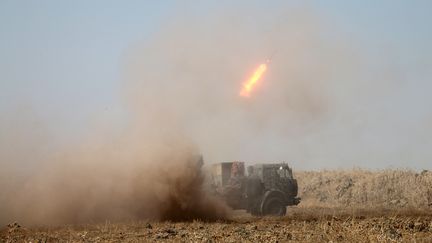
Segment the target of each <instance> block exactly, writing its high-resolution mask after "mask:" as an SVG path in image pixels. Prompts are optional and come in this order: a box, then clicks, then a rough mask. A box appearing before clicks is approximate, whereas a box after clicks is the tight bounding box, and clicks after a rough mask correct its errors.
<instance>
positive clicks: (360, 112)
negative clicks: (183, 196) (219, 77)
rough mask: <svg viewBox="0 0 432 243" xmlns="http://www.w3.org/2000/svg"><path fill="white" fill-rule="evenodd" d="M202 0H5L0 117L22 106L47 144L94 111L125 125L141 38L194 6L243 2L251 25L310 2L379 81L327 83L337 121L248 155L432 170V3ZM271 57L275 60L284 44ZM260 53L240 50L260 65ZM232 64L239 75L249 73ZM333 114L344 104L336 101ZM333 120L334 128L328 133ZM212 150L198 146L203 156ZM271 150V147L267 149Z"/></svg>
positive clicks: (87, 124)
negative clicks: (127, 89) (128, 67)
mask: <svg viewBox="0 0 432 243" xmlns="http://www.w3.org/2000/svg"><path fill="white" fill-rule="evenodd" d="M198 2H200V1H12V0H10V1H9V0H2V1H0V37H1V38H0V112H1V114H2V121H3V122H9V123H10V122H11V121H10V120H12V121H14V119H15V118H13V116H14V115H15V114H17V111H21V112H24V113H26V116H25V117H26V118H25V119H28V120H27V121H20V122H23V123H24V124H27V123H26V122H28V124H29V126H32V124H33V123H32V122H33V121H35V122H41V123H43V126H45V127H47V130H49V134H50V135H49V136H50V138H51V141H55V142H53V143H54V144H57V143H58V144H64V143H69V142H74V141H75V140H76V139H79V137H80V135H81V134H85V133H86V132H88V131H89V130H90V129H92V125H94V120H99V119H103V120H108V121H109V122H110V123H111V124H114V125H115V126H118V127H121V126H122V125H124V124H125V120H126V118H125V117H127V114H128V113H127V111H126V109H125V108H124V106H123V101H122V97H121V94H120V92H119V89H121V86H122V82H123V79H124V66H125V63H126V62H127V53H128V52H129V51H130V50H131V49H133V48H134V46H137V45H138V46H139V45H146V42H147V41H148V40H151V39H152V38H155V36H158V34H159V33H160V32H163V31H165V28H166V26H169V25H171V24H172V23H175V22H176V21H177V20H178V19H183V18H184V17H185V16H186V15H189V14H191V13H193V14H194V15H195V16H207V15H211V14H213V11H215V10H214V9H218V11H219V12H220V10H221V9H222V10H223V9H227V10H230V9H242V10H244V11H242V12H241V13H239V18H240V19H242V20H243V19H245V20H246V19H247V21H246V22H247V23H249V25H248V24H246V27H248V28H254V25H260V24H264V23H266V21H267V20H269V19H270V20H271V19H272V15H273V12H274V11H278V10H280V8H292V9H307V11H305V12H307V15H313V16H314V17H313V19H314V21H318V22H325V24H326V26H327V27H326V30H328V31H327V32H326V31H324V32H323V33H320V37H321V38H327V40H332V39H340V36H343V37H342V38H343V39H345V40H347V41H345V42H344V46H345V47H344V48H346V49H348V50H349V51H350V50H351V49H353V50H355V51H359V52H360V53H361V54H362V55H363V57H362V58H361V59H362V60H367V61H366V62H365V63H366V65H362V68H361V70H362V75H364V76H362V77H361V78H365V79H368V80H369V84H370V83H371V82H372V81H374V80H375V81H376V82H377V86H378V87H379V88H377V89H370V90H369V88H365V89H364V90H362V91H361V92H360V94H361V95H359V97H363V98H364V100H358V99H357V98H358V97H357V98H346V99H344V98H343V97H344V94H347V96H350V97H352V95H351V94H355V92H354V93H353V90H350V91H345V90H344V87H340V89H337V88H336V89H335V90H333V91H332V93H331V94H335V96H337V97H338V98H337V99H335V100H336V101H337V102H341V103H344V102H346V104H343V105H344V107H345V108H344V109H341V114H342V113H343V115H341V118H340V120H337V119H334V120H331V121H328V122H326V125H325V126H323V127H325V128H323V129H312V130H313V131H312V132H313V133H314V134H310V133H309V134H307V136H305V137H304V138H298V143H296V141H290V142H289V143H288V144H289V146H290V147H291V148H292V149H288V150H286V149H283V148H280V147H281V146H282V145H281V144H284V143H287V141H286V137H284V135H281V136H276V135H274V134H272V135H263V136H262V137H259V136H257V137H254V138H255V139H257V140H260V141H262V143H253V144H250V145H248V146H245V147H243V148H241V149H240V150H244V151H246V150H251V151H252V150H253V151H258V150H268V151H269V152H267V153H264V154H261V155H260V154H255V155H256V157H250V158H246V159H253V158H257V159H258V160H273V159H278V160H279V159H280V160H287V161H292V163H294V164H295V166H297V167H300V168H305V169H308V168H316V167H320V168H334V167H345V166H348V167H351V166H359V167H378V168H380V167H412V168H416V169H422V168H428V169H432V166H431V165H432V147H431V146H432V137H431V136H432V133H431V130H432V97H431V95H430V92H431V90H432V47H431V43H432V28H431V26H430V24H431V23H432V15H431V14H430V11H431V10H432V2H431V1H356V2H354V1H310V2H308V3H307V4H304V1H292V2H290V3H285V2H287V1H259V2H253V3H251V2H252V1H235V3H231V2H234V1H213V2H212V3H209V2H210V1H208V2H206V3H200V4H197V3H198ZM248 12H251V13H253V15H252V16H250V15H248V14H247V13H248ZM257 13H259V14H257ZM217 14H218V13H216V15H217ZM198 19H199V18H198ZM287 21H289V19H288V20H287ZM270 22H271V21H270ZM288 24H289V23H288ZM261 35H262V36H265V32H263V33H260V36H261ZM158 38H160V37H158ZM350 40H354V41H353V42H351V41H350ZM195 41H197V40H195ZM198 41H199V39H198ZM268 49H269V50H271V49H274V50H277V49H281V48H280V47H268ZM349 51H348V52H349ZM251 52H253V50H251ZM277 55H280V57H279V58H280V59H281V58H282V57H283V56H284V55H287V54H286V53H285V54H284V53H281V54H277ZM346 55H349V54H346ZM265 58H266V57H263V60H264V59H265ZM277 58H278V56H276V58H275V60H274V62H275V63H276V62H277ZM261 61H262V60H247V62H256V63H257V64H258V63H259V62H261ZM275 65H276V64H275ZM306 65H307V63H306ZM239 72H242V73H239V76H241V77H242V76H243V75H244V71H243V70H242V71H239ZM357 78H358V79H361V78H359V77H353V79H352V80H347V81H346V82H348V83H349V82H353V83H355V82H360V81H358V80H356V79H357ZM371 80H372V81H371ZM383 80H385V81H384V83H382V82H381V81H383ZM386 82H387V83H386ZM353 87H355V88H358V87H362V85H361V84H359V83H356V84H355V85H354V86H353ZM387 87H392V88H390V89H387ZM355 88H353V89H355ZM369 95H370V97H369ZM358 102H360V103H361V104H359V103H358ZM338 107H340V105H338ZM351 108H352V109H351ZM348 111H349V112H348ZM334 114H339V113H338V109H336V111H335V113H334ZM351 116H352V117H351ZM11 117H12V118H11ZM350 117H351V118H352V119H351V118H350ZM359 117H362V118H359ZM46 118H48V119H46ZM16 119H24V118H22V116H19V117H18V118H16ZM341 124H342V125H341ZM343 124H349V125H347V126H346V127H345V126H344V125H343ZM365 124H366V125H365ZM33 125H34V124H33ZM338 127H340V129H338ZM359 127H363V128H365V129H364V130H363V129H359ZM6 129H13V126H12V128H11V126H3V127H2V130H3V132H4V131H5V130H6ZM29 129H32V128H31V127H30V128H29ZM305 129H307V128H305ZM334 129H337V132H335V133H333V132H332V131H334ZM353 129H358V130H356V131H355V132H352V130H353ZM0 131H1V130H0ZM275 133H276V132H275ZM341 134H343V135H341ZM0 136H1V134H0ZM299 136H300V135H299ZM336 136H339V137H336ZM350 137H354V138H353V140H350V139H348V138H350ZM333 139H334V140H333ZM198 140H199V139H198ZM311 140H313V141H311ZM320 144H322V146H319V145H320ZM341 144H344V145H345V146H344V147H340V145H341ZM293 146H295V147H294V148H293ZM338 148H340V153H339V152H338ZM207 150H209V149H208V148H203V151H204V156H205V155H206V154H205V153H206V151H207ZM294 150H295V151H294ZM299 151H301V152H299ZM244 153H245V154H246V153H248V152H244ZM255 153H256V152H255ZM271 153H274V155H275V156H268V154H271ZM371 154H372V155H371ZM239 155H242V153H239ZM227 157H229V156H227ZM318 157H319V158H322V160H320V159H317V158H318ZM210 158H212V159H223V158H224V156H223V155H221V156H220V157H218V156H212V155H210ZM227 159H231V157H229V158H227ZM235 159H239V158H235ZM324 161H325V162H324Z"/></svg>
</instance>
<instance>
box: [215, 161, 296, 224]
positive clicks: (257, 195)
mask: <svg viewBox="0 0 432 243" xmlns="http://www.w3.org/2000/svg"><path fill="white" fill-rule="evenodd" d="M233 169H235V170H234V171H235V172H236V173H234V174H233ZM247 171H248V173H247V174H245V172H244V162H223V163H218V164H215V165H213V167H212V178H213V183H214V185H215V187H216V188H217V191H218V192H219V194H220V195H221V196H222V197H223V198H224V200H225V201H226V203H227V204H228V205H229V206H230V207H232V208H233V209H246V211H247V212H249V213H251V214H252V215H257V216H259V215H278V216H282V215H285V214H286V207H287V206H292V205H297V204H299V203H300V198H298V197H297V192H298V185H297V180H296V179H294V178H293V174H292V170H291V168H290V167H289V166H288V165H287V164H286V163H277V164H255V165H251V166H248V168H247Z"/></svg>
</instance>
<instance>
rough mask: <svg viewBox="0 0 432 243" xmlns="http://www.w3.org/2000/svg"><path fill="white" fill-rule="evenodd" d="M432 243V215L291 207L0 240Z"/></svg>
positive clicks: (22, 232)
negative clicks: (277, 213)
mask: <svg viewBox="0 0 432 243" xmlns="http://www.w3.org/2000/svg"><path fill="white" fill-rule="evenodd" d="M58 241H62V242H143V241H185V242H190V241H197V242H240V241H242V242H368V241H372V242H385V241H387V242H401V241H403V242H432V212H430V211H422V210H412V209H411V210H407V209H405V210H403V211H400V210H394V209H393V210H388V209H387V210H386V209H380V210H379V209H374V210H359V209H356V210H354V209H346V208H345V209H336V208H332V209H329V208H310V207H309V208H303V207H291V208H289V210H288V215H287V216H285V217H263V218H257V217H252V216H249V215H247V214H245V213H244V212H242V211H236V212H235V213H234V215H233V216H232V218H231V219H229V220H222V221H219V222H201V221H193V222H146V221H140V222H121V223H111V222H105V223H97V224H86V225H65V226H50V227H47V226H45V227H26V226H21V225H19V223H11V224H10V225H8V226H5V227H3V228H2V230H1V234H0V242H58Z"/></svg>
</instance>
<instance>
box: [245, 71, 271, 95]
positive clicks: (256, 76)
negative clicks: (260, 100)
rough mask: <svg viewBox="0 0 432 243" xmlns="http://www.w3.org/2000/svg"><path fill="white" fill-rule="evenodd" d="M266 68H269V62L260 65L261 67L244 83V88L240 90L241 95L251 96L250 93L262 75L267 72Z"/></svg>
mask: <svg viewBox="0 0 432 243" xmlns="http://www.w3.org/2000/svg"><path fill="white" fill-rule="evenodd" d="M266 70H267V63H263V64H261V65H259V67H258V68H257V69H256V70H255V72H254V73H253V75H252V76H251V77H250V78H249V79H248V80H247V81H246V82H244V83H243V88H242V90H241V91H240V94H239V95H240V96H242V97H250V93H251V92H252V90H253V89H254V88H255V86H256V84H257V83H258V81H260V79H261V77H262V75H263V74H264V73H265V71H266Z"/></svg>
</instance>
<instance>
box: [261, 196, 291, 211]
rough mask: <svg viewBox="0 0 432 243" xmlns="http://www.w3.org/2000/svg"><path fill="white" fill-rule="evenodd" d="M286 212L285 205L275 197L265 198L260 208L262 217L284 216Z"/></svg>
mask: <svg viewBox="0 0 432 243" xmlns="http://www.w3.org/2000/svg"><path fill="white" fill-rule="evenodd" d="M286 211H287V209H286V205H285V204H284V202H283V200H282V199H281V198H280V197H277V196H273V197H269V198H267V199H266V201H265V202H264V204H263V207H262V215H264V216H284V215H285V214H286Z"/></svg>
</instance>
